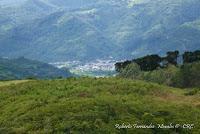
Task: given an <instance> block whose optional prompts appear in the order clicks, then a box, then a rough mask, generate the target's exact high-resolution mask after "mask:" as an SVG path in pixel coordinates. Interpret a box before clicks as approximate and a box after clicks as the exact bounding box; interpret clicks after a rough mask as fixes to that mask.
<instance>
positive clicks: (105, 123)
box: [0, 77, 200, 134]
mask: <svg viewBox="0 0 200 134" xmlns="http://www.w3.org/2000/svg"><path fill="white" fill-rule="evenodd" d="M6 83H7V84H3V85H2V82H1V83H0V84H1V86H0V133H3V134H7V133H14V134H15V133H16V134H23V133H41V134H45V133H59V134H62V133H72V134H86V133H87V134H90V133H91V134H93V133H97V134H101V133H105V134H115V133H116V134H117V133H120V134H127V133H128V134H129V133H130V134H132V133H133V134H143V133H144V134H153V133H154V134H155V133H162V134H169V133H181V134H190V133H191V134H198V133H200V122H199V121H200V93H199V92H195V93H192V91H193V90H191V89H190V90H187V89H179V88H171V87H167V86H162V85H158V84H153V83H147V82H143V81H138V80H130V79H122V78H98V79H97V78H87V77H85V78H68V79H57V80H32V81H22V82H17V83H15V84H13V82H11V83H10V84H8V82H6ZM117 124H119V125H120V124H121V126H122V127H121V128H120V127H117ZM134 124H138V125H150V124H152V125H155V128H149V129H141V128H134ZM158 124H160V125H162V124H163V125H170V124H171V125H172V126H175V125H177V124H178V125H180V126H178V127H177V128H166V129H163V128H158ZM184 124H185V125H184ZM187 124H189V125H187ZM192 124H193V126H192ZM123 125H131V126H132V128H128V129H125V128H123ZM185 126H187V128H183V127H185ZM188 126H192V127H188Z"/></svg>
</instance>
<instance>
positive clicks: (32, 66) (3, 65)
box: [0, 57, 72, 80]
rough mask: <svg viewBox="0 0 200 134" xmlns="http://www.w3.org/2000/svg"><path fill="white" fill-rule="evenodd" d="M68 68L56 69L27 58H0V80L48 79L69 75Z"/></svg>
mask: <svg viewBox="0 0 200 134" xmlns="http://www.w3.org/2000/svg"><path fill="white" fill-rule="evenodd" d="M70 76H72V74H71V73H70V72H69V71H68V70H66V69H65V70H61V69H57V68H55V67H53V66H51V65H49V64H46V63H42V62H38V61H33V60H28V59H25V58H23V57H21V58H18V59H5V58H0V80H15V79H25V78H28V79H48V78H57V77H70Z"/></svg>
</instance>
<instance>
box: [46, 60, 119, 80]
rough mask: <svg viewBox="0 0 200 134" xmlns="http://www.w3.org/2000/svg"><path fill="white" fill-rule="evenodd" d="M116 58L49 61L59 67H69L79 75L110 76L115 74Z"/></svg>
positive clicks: (73, 72)
mask: <svg viewBox="0 0 200 134" xmlns="http://www.w3.org/2000/svg"><path fill="white" fill-rule="evenodd" d="M116 62H117V61H116V60H114V59H112V58H111V59H107V60H105V59H97V60H95V61H88V62H81V61H68V62H55V63H49V64H51V65H53V66H55V67H57V68H67V69H69V71H70V72H71V73H72V74H75V75H77V76H91V77H108V76H114V75H115V74H116V72H115V63H116Z"/></svg>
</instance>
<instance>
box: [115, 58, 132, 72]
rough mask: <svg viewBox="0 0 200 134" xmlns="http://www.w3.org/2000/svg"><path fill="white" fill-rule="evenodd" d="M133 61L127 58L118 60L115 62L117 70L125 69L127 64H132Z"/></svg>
mask: <svg viewBox="0 0 200 134" xmlns="http://www.w3.org/2000/svg"><path fill="white" fill-rule="evenodd" d="M131 63H132V62H131V61H129V60H127V61H125V62H118V63H116V64H115V70H116V71H117V72H121V70H123V69H124V68H125V67H126V66H127V65H129V64H131Z"/></svg>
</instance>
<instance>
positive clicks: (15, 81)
mask: <svg viewBox="0 0 200 134" xmlns="http://www.w3.org/2000/svg"><path fill="white" fill-rule="evenodd" d="M28 81H30V80H13V81H0V87H2V86H9V85H13V84H14V85H16V84H19V83H24V82H28Z"/></svg>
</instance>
